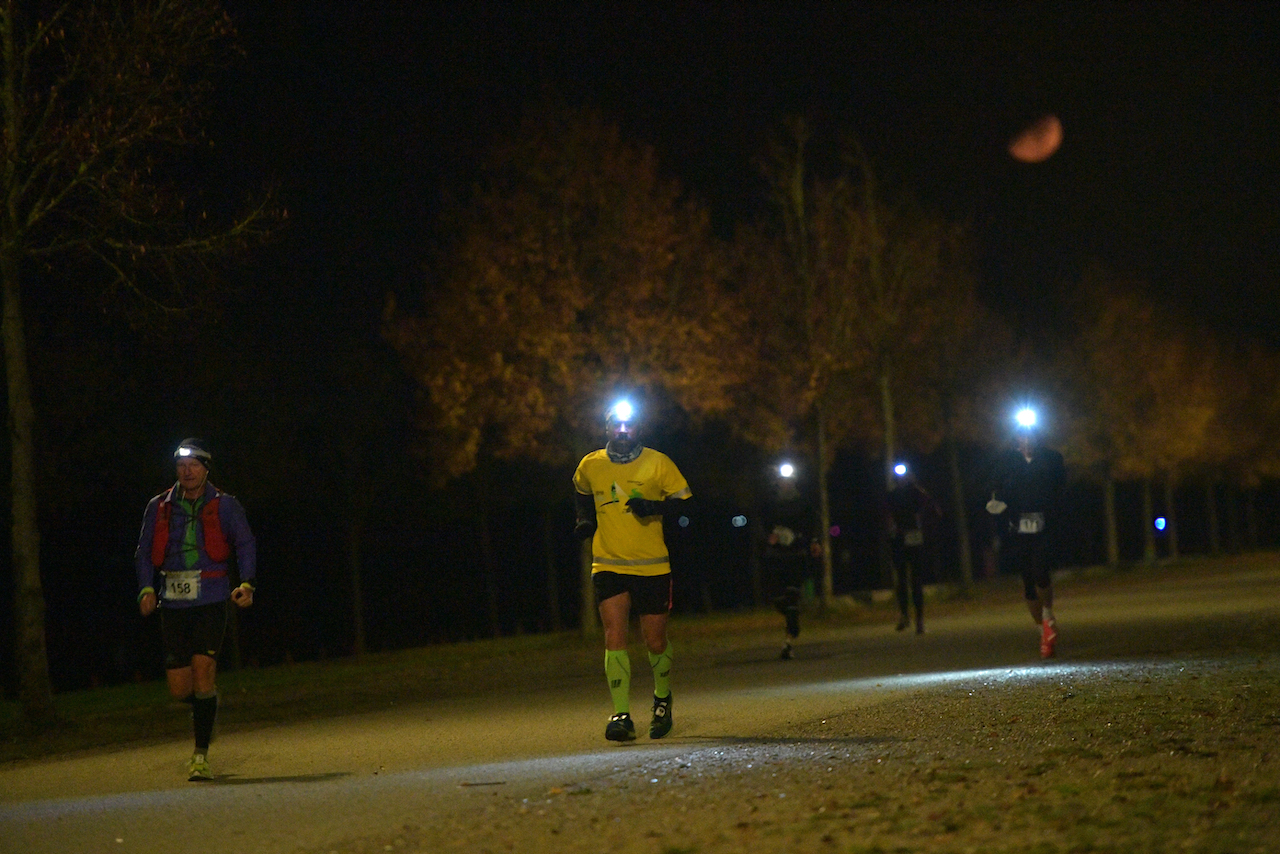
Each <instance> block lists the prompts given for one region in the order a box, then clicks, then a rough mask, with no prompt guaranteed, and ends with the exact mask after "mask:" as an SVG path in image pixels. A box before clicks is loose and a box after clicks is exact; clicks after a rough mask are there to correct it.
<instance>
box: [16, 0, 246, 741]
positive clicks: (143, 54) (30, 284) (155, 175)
mask: <svg viewBox="0 0 1280 854" xmlns="http://www.w3.org/2000/svg"><path fill="white" fill-rule="evenodd" d="M233 36H234V32H233V29H232V26H231V22H230V20H229V19H228V18H227V16H226V14H225V13H224V12H223V11H222V10H221V9H220V8H219V6H218V5H217V4H216V3H214V2H210V1H209V0H140V2H136V3H128V4H115V3H94V2H64V3H35V2H31V3H20V2H16V0H7V2H4V3H3V4H2V5H0V54H2V55H0V63H2V66H0V109H2V110H3V114H2V117H0V118H2V122H3V124H2V133H3V137H2V138H0V158H3V163H2V164H0V167H2V170H3V177H2V179H0V180H2V181H3V183H2V184H0V191H2V192H3V197H4V203H3V205H2V206H0V287H2V288H3V305H4V321H3V343H4V352H5V372H6V378H7V380H8V395H9V419H10V423H9V429H10V440H11V442H12V479H11V490H12V506H13V571H14V575H15V584H14V588H15V603H14V604H15V607H14V613H15V616H16V624H17V625H16V632H17V643H16V655H17V659H18V667H17V670H18V674H19V700H20V704H21V708H22V711H23V714H24V716H25V717H26V718H27V719H28V720H31V721H33V722H39V721H42V720H47V719H49V718H51V717H52V716H53V697H52V688H51V684H50V680H49V671H48V657H47V651H46V646H45V634H44V593H43V588H42V586H41V580H40V562H39V545H40V534H39V528H38V524H37V512H36V511H37V508H36V497H35V496H36V493H35V480H36V472H35V454H34V443H35V441H36V433H37V429H38V428H37V418H36V412H35V407H34V405H33V402H32V390H31V382H30V371H29V368H30V365H29V361H28V359H29V353H30V351H29V348H28V341H27V337H26V336H27V329H26V324H25V322H24V316H23V297H24V294H29V293H31V292H34V290H35V289H37V288H46V289H48V288H51V287H53V286H54V283H55V282H62V283H66V284H67V286H68V287H76V286H85V285H88V286H90V287H95V288H97V290H96V293H97V294H98V296H99V298H100V299H102V301H103V302H104V303H106V304H109V305H111V306H113V307H117V308H122V309H124V310H125V312H126V313H127V314H128V316H129V317H130V319H131V320H132V321H133V322H141V321H143V320H145V319H146V318H148V317H152V316H155V315H157V314H158V315H166V314H169V313H171V312H174V311H179V310H182V309H184V308H191V307H194V306H197V305H199V304H201V303H203V302H205V301H207V300H208V299H209V298H210V297H211V296H212V294H213V293H214V290H213V289H212V288H210V287H208V286H207V283H208V282H210V281H211V280H212V279H213V278H214V277H215V275H216V270H215V268H214V267H213V265H212V261H213V260H214V259H216V258H219V257H224V256H225V255H226V253H228V252H230V251H231V250H233V249H236V248H239V247H242V246H244V245H245V244H246V243H247V242H248V241H250V240H252V239H254V238H256V237H258V236H260V235H261V233H262V230H263V228H264V226H265V225H266V223H267V219H268V217H267V208H266V205H267V196H265V195H264V197H263V199H262V201H261V202H260V203H258V204H256V205H254V204H250V205H248V206H246V207H244V208H242V209H240V210H239V211H238V212H232V213H230V214H227V213H225V211H222V210H220V209H210V208H209V207H206V206H205V205H203V204H200V203H199V199H198V193H197V187H196V186H195V185H193V184H192V182H190V181H189V178H190V172H189V171H184V170H183V169H180V168H176V165H177V163H179V162H180V161H178V160H177V159H176V158H177V155H178V153H179V152H181V151H182V150H184V149H188V148H190V147H191V146H192V145H194V144H199V143H201V142H204V140H203V138H202V134H201V123H202V120H203V119H204V118H205V109H204V108H205V106H206V104H207V102H208V99H207V95H208V93H209V91H210V88H211V85H212V77H211V75H212V73H213V72H214V70H215V69H216V68H217V67H218V64H219V62H220V61H221V60H224V59H226V58H228V57H229V56H231V55H232V54H231V53H230V51H231V48H232V38H233ZM239 207H240V206H238V205H237V208H239Z"/></svg>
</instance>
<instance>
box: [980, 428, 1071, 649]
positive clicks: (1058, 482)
mask: <svg viewBox="0 0 1280 854" xmlns="http://www.w3.org/2000/svg"><path fill="white" fill-rule="evenodd" d="M1037 439H1038V436H1037V434H1036V415H1035V413H1034V412H1033V411H1032V410H1029V409H1024V410H1022V411H1021V412H1019V413H1018V431H1017V435H1016V438H1015V442H1014V447H1011V448H1009V449H1007V450H1005V451H1004V452H1003V453H1001V455H1000V456H999V458H998V459H997V460H996V465H995V468H994V471H993V473H992V478H991V500H990V501H988V502H987V512H988V513H990V514H992V515H993V516H996V517H997V520H996V521H997V531H999V535H1000V544H1001V553H1002V555H1003V557H1004V559H1005V560H1006V561H1007V562H1008V563H1007V564H1006V566H1008V567H1010V568H1012V569H1016V570H1017V572H1018V573H1019V574H1020V575H1021V576H1022V587H1023V591H1024V593H1025V596H1026V600H1027V608H1028V610H1029V611H1030V612H1031V619H1033V620H1035V621H1036V625H1038V626H1040V655H1041V657H1042V658H1052V657H1053V654H1054V644H1055V643H1056V642H1057V639H1058V624H1057V620H1055V619H1054V616H1053V576H1052V572H1053V570H1054V569H1056V568H1057V555H1056V549H1055V547H1054V546H1055V543H1056V538H1057V530H1058V526H1059V525H1060V514H1061V507H1062V493H1063V489H1064V487H1065V486H1066V467H1065V466H1064V465H1063V462H1062V454H1060V453H1058V452H1057V451H1055V450H1053V449H1052V448H1049V447H1047V446H1045V445H1044V444H1041V443H1040V442H1039V441H1037Z"/></svg>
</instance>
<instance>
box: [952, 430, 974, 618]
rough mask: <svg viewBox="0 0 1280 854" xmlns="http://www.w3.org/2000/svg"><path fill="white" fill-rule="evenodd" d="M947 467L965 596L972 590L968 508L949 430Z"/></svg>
mask: <svg viewBox="0 0 1280 854" xmlns="http://www.w3.org/2000/svg"><path fill="white" fill-rule="evenodd" d="M947 467H948V468H949V469H950V470H951V512H952V514H953V515H954V518H955V520H956V541H957V542H956V546H957V547H958V548H959V549H960V588H961V590H962V591H963V592H964V594H965V595H966V596H967V595H968V594H969V593H970V592H971V591H972V590H973V544H972V542H971V541H970V539H969V509H968V507H967V506H966V505H965V500H964V482H963V480H962V479H961V477H960V449H959V448H958V447H956V440H955V437H954V436H952V435H951V434H950V432H948V434H947Z"/></svg>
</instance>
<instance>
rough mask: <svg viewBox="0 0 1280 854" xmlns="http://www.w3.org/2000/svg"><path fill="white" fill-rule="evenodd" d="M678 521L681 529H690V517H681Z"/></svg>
mask: <svg viewBox="0 0 1280 854" xmlns="http://www.w3.org/2000/svg"><path fill="white" fill-rule="evenodd" d="M676 521H677V522H679V523H680V527H681V528H687V527H689V517H688V516H681V517H680V518H679V519H677V520H676Z"/></svg>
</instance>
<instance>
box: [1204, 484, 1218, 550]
mask: <svg viewBox="0 0 1280 854" xmlns="http://www.w3.org/2000/svg"><path fill="white" fill-rule="evenodd" d="M1204 513H1205V517H1206V520H1207V521H1208V523H1209V554H1211V555H1213V556H1214V557H1217V556H1218V555H1220V554H1222V530H1221V528H1220V527H1219V525H1220V522H1219V520H1218V484H1217V482H1216V481H1215V480H1214V479H1213V477H1212V476H1210V477H1209V478H1208V479H1207V480H1206V481H1205V485H1204Z"/></svg>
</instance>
